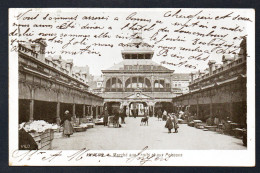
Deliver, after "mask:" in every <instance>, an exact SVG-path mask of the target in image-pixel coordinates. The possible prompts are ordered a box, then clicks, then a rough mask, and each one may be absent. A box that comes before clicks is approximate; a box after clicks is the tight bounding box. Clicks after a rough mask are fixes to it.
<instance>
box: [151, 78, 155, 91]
mask: <svg viewBox="0 0 260 173" xmlns="http://www.w3.org/2000/svg"><path fill="white" fill-rule="evenodd" d="M151 85H152V91H153V88H154V77H153V75H152V78H151Z"/></svg>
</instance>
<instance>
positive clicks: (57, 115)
mask: <svg viewBox="0 0 260 173" xmlns="http://www.w3.org/2000/svg"><path fill="white" fill-rule="evenodd" d="M60 121H61V119H60V102H59V101H58V102H57V109H56V123H57V124H58V125H60Z"/></svg>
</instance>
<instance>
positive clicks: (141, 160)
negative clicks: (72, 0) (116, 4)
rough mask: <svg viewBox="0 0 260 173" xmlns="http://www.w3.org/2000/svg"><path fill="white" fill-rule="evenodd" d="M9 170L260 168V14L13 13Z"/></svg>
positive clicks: (52, 10) (172, 10)
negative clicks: (258, 105)
mask: <svg viewBox="0 0 260 173" xmlns="http://www.w3.org/2000/svg"><path fill="white" fill-rule="evenodd" d="M8 44H9V165H10V166H23V165H28V166H61V165H62V166H255V11H254V10H253V9H202V8H201V9H200V8H196V9H177V8H164V9H156V8H153V9H149V8H147V9H137V8H135V9H129V8H126V9H124V8H122V9H109V8H107V9H106V8H102V9H101V8H100V9H98V8H92V9H90V8H79V9H76V8H75V9H73V8H62V9H61V8H42V9H41V8H37V9H36V8H30V9H29V8H19V9H18V8H16V9H14V8H11V9H9V43H8Z"/></svg>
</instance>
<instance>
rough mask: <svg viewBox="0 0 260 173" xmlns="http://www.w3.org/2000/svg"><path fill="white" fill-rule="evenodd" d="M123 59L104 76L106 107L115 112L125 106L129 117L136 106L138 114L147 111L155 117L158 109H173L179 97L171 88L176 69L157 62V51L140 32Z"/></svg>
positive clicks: (105, 71) (123, 51)
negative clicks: (173, 100)
mask: <svg viewBox="0 0 260 173" xmlns="http://www.w3.org/2000/svg"><path fill="white" fill-rule="evenodd" d="M121 54H122V57H123V61H121V62H120V63H118V64H115V65H114V66H112V67H111V68H109V69H107V70H102V73H103V77H104V92H103V93H102V97H103V98H104V102H105V106H107V107H108V111H109V112H110V113H112V111H113V109H115V108H119V107H120V108H124V110H125V111H126V115H127V116H131V115H132V111H131V110H133V109H137V110H138V115H139V116H142V115H144V111H147V112H148V114H149V115H150V116H153V115H154V114H155V113H156V111H157V110H158V109H161V110H162V111H163V110H166V111H167V112H172V111H173V110H172V109H173V105H172V98H173V97H175V96H176V94H174V90H173V87H172V80H173V72H174V70H170V69H168V68H166V67H163V66H162V65H160V64H158V63H155V62H154V61H153V60H152V58H153V54H154V51H153V50H152V49H151V46H150V45H149V44H147V43H145V42H144V41H143V39H142V37H141V36H140V34H137V36H136V38H134V39H133V40H132V41H131V42H130V43H128V44H127V46H126V47H125V48H124V50H122V52H121Z"/></svg>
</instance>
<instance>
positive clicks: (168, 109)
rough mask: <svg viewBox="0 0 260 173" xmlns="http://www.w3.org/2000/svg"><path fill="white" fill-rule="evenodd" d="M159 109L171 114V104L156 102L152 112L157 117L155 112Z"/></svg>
mask: <svg viewBox="0 0 260 173" xmlns="http://www.w3.org/2000/svg"><path fill="white" fill-rule="evenodd" d="M160 109H161V111H162V112H163V111H166V112H167V113H173V103H172V102H156V103H155V107H154V111H155V115H156V116H157V112H158V111H159V110H160Z"/></svg>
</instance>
